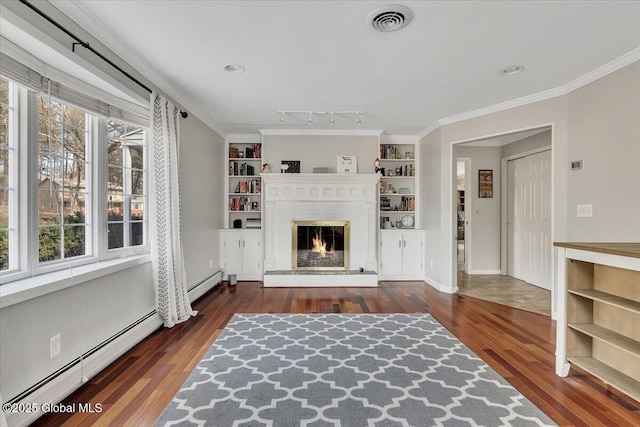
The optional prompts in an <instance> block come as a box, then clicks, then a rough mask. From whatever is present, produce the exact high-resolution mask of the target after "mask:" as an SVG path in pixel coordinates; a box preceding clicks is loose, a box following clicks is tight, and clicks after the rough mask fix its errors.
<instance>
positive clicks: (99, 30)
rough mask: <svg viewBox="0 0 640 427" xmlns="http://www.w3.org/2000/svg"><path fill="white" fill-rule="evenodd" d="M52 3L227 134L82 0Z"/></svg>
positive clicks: (194, 112) (186, 107) (215, 127)
mask: <svg viewBox="0 0 640 427" xmlns="http://www.w3.org/2000/svg"><path fill="white" fill-rule="evenodd" d="M50 3H51V4H52V5H53V6H55V7H56V8H57V9H59V10H60V11H61V12H62V13H64V14H65V15H67V16H68V17H69V18H71V19H72V20H73V21H75V23H76V24H78V25H79V26H80V27H82V28H83V29H84V30H85V31H86V32H87V33H89V34H90V35H91V36H92V37H94V38H96V39H97V40H99V41H100V42H101V43H102V44H104V45H105V46H106V47H107V48H108V49H110V50H111V51H112V52H113V53H115V54H116V55H118V56H119V57H120V58H121V59H122V60H123V61H125V62H126V63H128V64H129V65H130V66H131V67H133V68H134V69H135V70H136V71H137V72H138V73H140V74H141V75H143V76H145V77H146V78H147V79H149V80H150V81H151V82H152V83H154V85H155V86H156V88H157V89H160V90H162V91H164V92H165V93H166V94H167V95H168V96H169V97H171V98H173V100H175V101H176V102H177V103H178V104H180V105H181V106H183V107H184V108H181V109H183V110H188V111H190V112H191V113H193V114H194V115H195V116H197V117H198V118H199V119H200V120H202V121H203V122H204V123H205V124H206V125H207V126H209V127H210V128H211V129H212V130H213V131H215V132H216V133H217V134H219V135H220V136H222V137H223V138H224V137H225V136H226V133H225V132H224V131H223V130H222V127H221V126H220V125H219V124H217V123H216V122H215V121H214V120H213V119H212V118H211V117H210V116H209V114H208V113H207V112H206V111H202V110H200V109H199V108H197V107H192V106H191V105H190V102H189V101H188V100H186V99H185V98H184V97H183V96H182V95H181V91H180V90H178V89H177V88H176V87H174V86H173V84H171V83H170V82H169V81H167V80H166V79H164V78H163V77H162V76H161V75H160V74H159V73H157V72H156V71H155V70H154V67H152V66H150V65H149V64H147V63H146V62H145V61H143V60H141V59H139V57H138V56H137V55H134V54H133V53H132V52H131V51H129V49H127V48H126V47H125V46H126V44H125V43H124V42H123V40H122V39H120V38H118V37H116V36H115V35H114V33H113V32H109V31H107V30H106V29H105V28H104V27H103V26H102V25H101V24H100V23H99V22H98V21H96V20H95V19H93V18H92V17H91V16H90V15H89V14H88V13H86V12H85V10H84V9H83V8H82V6H81V3H82V2H70V1H61V0H50Z"/></svg>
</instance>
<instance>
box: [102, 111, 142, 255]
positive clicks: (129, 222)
mask: <svg viewBox="0 0 640 427" xmlns="http://www.w3.org/2000/svg"><path fill="white" fill-rule="evenodd" d="M107 136H108V147H107V159H108V160H107V171H108V172H107V175H108V179H107V198H108V200H107V217H108V225H107V227H108V230H109V243H108V248H109V249H118V248H127V247H132V246H141V245H144V243H145V223H146V219H145V215H144V214H145V207H146V206H147V193H146V190H145V188H146V187H145V178H146V169H145V148H146V135H145V131H144V129H143V128H141V127H139V126H132V125H128V124H125V123H122V122H118V121H113V120H110V121H109V122H108V123H107Z"/></svg>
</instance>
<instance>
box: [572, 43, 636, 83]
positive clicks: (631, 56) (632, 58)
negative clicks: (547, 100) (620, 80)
mask: <svg viewBox="0 0 640 427" xmlns="http://www.w3.org/2000/svg"><path fill="white" fill-rule="evenodd" d="M638 60H640V47H639V48H636V49H634V50H632V51H631V52H628V53H626V54H624V55H622V56H621V57H619V58H616V59H614V60H613V61H611V62H609V63H607V64H604V65H603V66H601V67H598V68H596V69H595V70H593V71H591V72H589V73H587V74H585V75H583V76H581V77H578V78H577V79H575V80H574V81H572V82H569V83H568V84H566V85H565V86H564V87H565V88H566V90H567V93H570V92H573V91H574V90H576V89H579V88H581V87H582V86H586V85H588V84H589V83H591V82H594V81H596V80H598V79H600V78H602V77H604V76H606V75H608V74H611V73H613V72H616V71H618V70H619V69H621V68H624V67H626V66H627V65H630V64H633V63H634V62H636V61H638Z"/></svg>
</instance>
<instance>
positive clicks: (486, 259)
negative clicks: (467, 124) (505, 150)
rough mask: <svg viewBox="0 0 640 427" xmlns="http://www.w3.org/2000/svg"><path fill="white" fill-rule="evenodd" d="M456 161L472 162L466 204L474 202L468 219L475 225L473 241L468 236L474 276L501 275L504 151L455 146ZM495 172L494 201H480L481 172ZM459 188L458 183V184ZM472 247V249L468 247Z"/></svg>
mask: <svg viewBox="0 0 640 427" xmlns="http://www.w3.org/2000/svg"><path fill="white" fill-rule="evenodd" d="M454 150H455V151H454V157H456V158H457V157H468V158H470V159H471V170H469V171H466V173H468V174H469V175H470V183H471V186H470V188H468V189H465V194H464V197H465V200H466V201H471V210H468V209H467V211H466V212H465V215H466V216H465V219H466V220H469V221H471V236H469V237H471V239H468V238H467V235H465V242H466V243H467V244H466V246H465V250H466V251H468V253H469V255H470V256H469V257H468V258H467V260H469V261H470V267H471V268H470V269H469V273H470V274H497V273H498V272H499V271H500V182H501V179H500V176H501V174H500V152H501V147H467V146H460V145H456V146H454ZM480 169H491V170H493V197H492V198H483V199H480V198H479V197H478V171H479V170H480ZM456 188H457V180H456ZM468 243H470V245H469V244H468Z"/></svg>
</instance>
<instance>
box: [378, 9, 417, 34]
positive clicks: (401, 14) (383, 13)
mask: <svg viewBox="0 0 640 427" xmlns="http://www.w3.org/2000/svg"><path fill="white" fill-rule="evenodd" d="M412 16H413V13H412V12H411V9H409V8H408V7H406V6H402V5H399V4H390V5H387V6H382V7H379V8H377V9H375V10H372V11H371V12H370V13H369V14H368V15H367V22H369V23H371V26H372V27H373V28H374V29H375V30H376V31H381V32H383V33H388V32H391V31H396V30H399V29H400V28H404V27H405V26H406V25H407V24H408V23H409V21H411V17H412Z"/></svg>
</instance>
